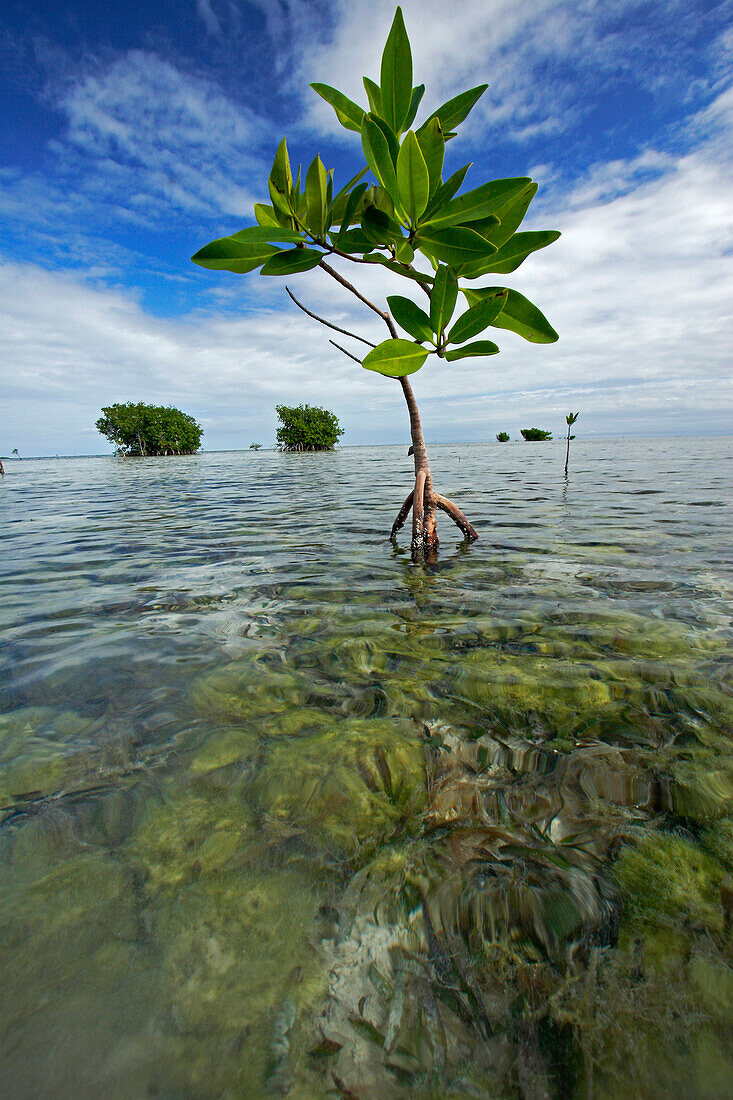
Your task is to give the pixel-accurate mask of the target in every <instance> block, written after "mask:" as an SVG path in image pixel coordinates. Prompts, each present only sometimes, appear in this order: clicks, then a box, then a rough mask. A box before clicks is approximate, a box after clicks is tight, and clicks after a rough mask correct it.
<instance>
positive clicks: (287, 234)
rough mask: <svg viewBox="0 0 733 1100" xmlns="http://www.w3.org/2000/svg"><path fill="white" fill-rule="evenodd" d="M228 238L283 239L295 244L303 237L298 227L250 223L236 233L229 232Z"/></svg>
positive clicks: (248, 239)
mask: <svg viewBox="0 0 733 1100" xmlns="http://www.w3.org/2000/svg"><path fill="white" fill-rule="evenodd" d="M229 238H230V239H231V240H233V241H250V242H252V243H257V242H259V241H285V242H286V243H291V244H295V243H296V242H297V241H302V240H303V239H304V237H303V234H302V233H301V232H300V231H299V230H298V229H284V228H282V227H281V226H277V225H265V226H262V225H251V226H248V227H247V229H240V230H239V232H238V233H231V234H230V235H229Z"/></svg>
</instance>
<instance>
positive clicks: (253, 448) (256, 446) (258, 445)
mask: <svg viewBox="0 0 733 1100" xmlns="http://www.w3.org/2000/svg"><path fill="white" fill-rule="evenodd" d="M261 447H262V444H261V443H250V445H249V449H250V451H259V450H260V449H261Z"/></svg>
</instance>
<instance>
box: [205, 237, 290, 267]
mask: <svg viewBox="0 0 733 1100" xmlns="http://www.w3.org/2000/svg"><path fill="white" fill-rule="evenodd" d="M279 252H280V249H279V248H275V247H274V246H273V245H271V244H266V243H265V242H264V241H249V242H248V241H237V240H235V239H234V237H219V238H218V239H217V240H215V241H211V242H210V243H209V244H206V245H204V247H203V248H200V249H199V250H198V252H196V253H195V255H193V256H192V257H191V259H192V261H193V262H194V263H195V264H198V265H199V267H206V268H208V269H209V270H210V271H234V272H236V274H238V275H243V274H245V273H246V272H247V271H254V269H255V268H256V267H259V266H260V264H263V263H264V262H265V261H266V260H269V259H270V257H271V256H275V255H276V254H278V253H279Z"/></svg>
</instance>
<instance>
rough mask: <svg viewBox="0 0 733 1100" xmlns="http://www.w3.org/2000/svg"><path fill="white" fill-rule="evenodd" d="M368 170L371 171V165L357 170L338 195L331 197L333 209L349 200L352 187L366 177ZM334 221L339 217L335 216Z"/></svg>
mask: <svg viewBox="0 0 733 1100" xmlns="http://www.w3.org/2000/svg"><path fill="white" fill-rule="evenodd" d="M368 171H369V166H368V165H364V167H363V168H362V170H361V171H360V172H357V173H356V175H355V176H352V177H351V179H350V180H349V182H348V183H345V184H344V186H343V187H342V188H341V190H340V191H339V192H338V193H337V194H336V195H334V196H333V198H332V199H331V208H332V210H333V209H335V208H336V205H337V203H344V204H345V203H346V202H347V201H348V196H349V195H350V193H351V189H352V187H355V186H356V184H357V183H359V181H360V180H362V179H363V178H364V176H365V175H366V174H367V172H368ZM334 221H336V222H338V218H334Z"/></svg>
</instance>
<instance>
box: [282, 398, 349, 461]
mask: <svg viewBox="0 0 733 1100" xmlns="http://www.w3.org/2000/svg"><path fill="white" fill-rule="evenodd" d="M276 412H277V415H278V416H279V417H280V426H279V428H278V429H277V442H278V444H279V447H280V450H281V451H332V450H333V448H334V447H335V446H336V444H337V443H338V441H339V437H340V436H342V435H343V434H344V429H343V428H342V427H341V426H340V424H339V422H338V419H337V417H335V416H334V414H333V413H332V412H329V411H328V410H327V409H320V408H317V407H316V406H314V405H297V406H295V407H293V406H289V405H277V406H276Z"/></svg>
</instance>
